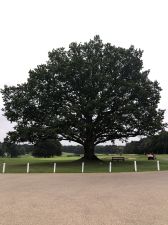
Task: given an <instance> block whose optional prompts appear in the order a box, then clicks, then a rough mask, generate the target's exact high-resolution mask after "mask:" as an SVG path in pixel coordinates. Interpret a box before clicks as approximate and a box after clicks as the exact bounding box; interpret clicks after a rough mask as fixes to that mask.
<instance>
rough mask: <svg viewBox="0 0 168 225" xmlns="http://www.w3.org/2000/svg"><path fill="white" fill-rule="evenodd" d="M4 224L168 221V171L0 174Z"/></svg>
mask: <svg viewBox="0 0 168 225" xmlns="http://www.w3.org/2000/svg"><path fill="white" fill-rule="evenodd" d="M0 225H168V172H157V173H156V172H146V173H116V174H17V175H16V174H13V175H12V174H1V175H0Z"/></svg>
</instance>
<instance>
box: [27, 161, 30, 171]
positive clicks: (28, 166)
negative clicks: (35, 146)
mask: <svg viewBox="0 0 168 225" xmlns="http://www.w3.org/2000/svg"><path fill="white" fill-rule="evenodd" d="M29 170H30V165H29V163H27V173H29Z"/></svg>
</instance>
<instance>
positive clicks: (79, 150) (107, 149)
mask: <svg viewBox="0 0 168 225" xmlns="http://www.w3.org/2000/svg"><path fill="white" fill-rule="evenodd" d="M123 150H124V146H117V145H97V146H96V147H95V153H97V154H101V153H102V154H117V153H123ZM62 151H63V152H67V153H74V154H84V148H83V146H82V145H76V146H74V145H64V146H62Z"/></svg>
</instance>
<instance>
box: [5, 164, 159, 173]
mask: <svg viewBox="0 0 168 225" xmlns="http://www.w3.org/2000/svg"><path fill="white" fill-rule="evenodd" d="M5 169H6V163H3V164H2V173H5ZM56 169H57V164H56V163H54V168H53V173H56ZM84 170H85V163H84V162H82V173H84ZM157 170H158V171H160V163H159V161H157ZM134 171H135V172H137V171H138V169H137V162H136V161H134ZM26 172H27V173H29V172H30V164H29V163H27V170H26ZM111 172H112V162H109V173H111Z"/></svg>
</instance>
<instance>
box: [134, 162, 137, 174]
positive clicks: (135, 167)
mask: <svg viewBox="0 0 168 225" xmlns="http://www.w3.org/2000/svg"><path fill="white" fill-rule="evenodd" d="M134 170H135V172H137V163H136V161H134Z"/></svg>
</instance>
